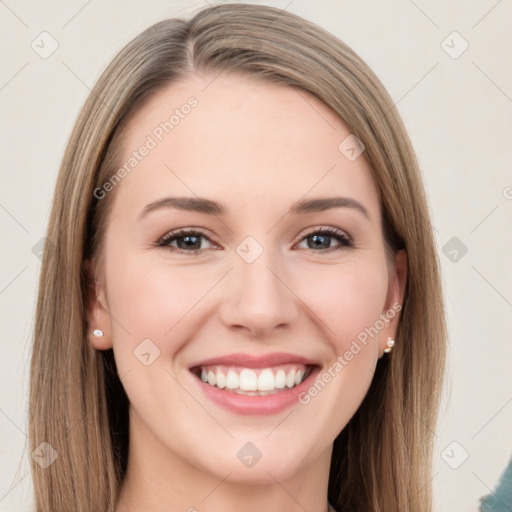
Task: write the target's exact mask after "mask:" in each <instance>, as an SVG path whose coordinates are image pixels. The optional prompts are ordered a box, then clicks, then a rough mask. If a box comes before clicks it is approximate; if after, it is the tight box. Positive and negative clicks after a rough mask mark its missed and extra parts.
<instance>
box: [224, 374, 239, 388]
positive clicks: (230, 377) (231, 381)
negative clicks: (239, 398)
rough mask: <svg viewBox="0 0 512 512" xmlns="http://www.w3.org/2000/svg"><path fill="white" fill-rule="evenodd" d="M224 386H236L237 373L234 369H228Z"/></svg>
mask: <svg viewBox="0 0 512 512" xmlns="http://www.w3.org/2000/svg"><path fill="white" fill-rule="evenodd" d="M226 387H227V388H228V389H236V388H238V373H236V372H235V371H234V370H229V372H228V374H227V376H226Z"/></svg>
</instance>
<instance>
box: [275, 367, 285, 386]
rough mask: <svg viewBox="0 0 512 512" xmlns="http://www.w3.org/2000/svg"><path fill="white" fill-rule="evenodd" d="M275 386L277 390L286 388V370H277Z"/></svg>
mask: <svg viewBox="0 0 512 512" xmlns="http://www.w3.org/2000/svg"><path fill="white" fill-rule="evenodd" d="M275 386H276V388H277V389H283V388H284V387H285V386H286V373H284V370H277V373H276V377H275Z"/></svg>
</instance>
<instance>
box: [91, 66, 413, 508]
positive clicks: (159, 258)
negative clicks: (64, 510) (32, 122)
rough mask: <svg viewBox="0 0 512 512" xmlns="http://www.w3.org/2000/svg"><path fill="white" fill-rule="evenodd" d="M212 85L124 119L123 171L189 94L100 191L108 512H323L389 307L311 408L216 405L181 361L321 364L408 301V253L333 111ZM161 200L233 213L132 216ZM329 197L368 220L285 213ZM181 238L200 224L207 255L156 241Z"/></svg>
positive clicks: (198, 81) (99, 315)
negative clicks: (400, 247) (111, 506)
mask: <svg viewBox="0 0 512 512" xmlns="http://www.w3.org/2000/svg"><path fill="white" fill-rule="evenodd" d="M213 78H214V77H213V76H206V75H198V74H193V75H189V76H188V77H187V78H186V79H182V80H181V81H180V82H179V83H175V84H173V85H171V86H168V87H166V88H165V89H163V90H161V91H160V92H159V93H157V94H156V95H154V96H153V97H152V98H151V99H150V101H149V102H148V103H146V104H145V105H144V106H143V107H142V108H141V109H140V110H139V111H138V112H137V113H136V115H135V117H134V118H132V120H131V122H130V124H129V129H128V130H127V132H126V135H125V138H124V143H123V148H122V158H121V160H122V162H124V161H126V160H127V159H128V158H129V157H130V155H131V153H132V151H134V150H137V148H139V147H140V146H141V145H142V144H143V143H144V140H145V139H146V137H147V136H148V134H151V133H152V130H154V128H155V126H157V125H159V123H161V122H162V121H163V120H166V119H169V116H170V113H172V111H173V110H174V109H175V108H179V107H180V106H181V105H183V104H184V103H185V102H186V100H187V98H189V97H190V96H194V97H195V98H196V99H197V101H198V105H197V107H195V108H194V109H192V111H191V113H190V114H189V115H188V116H186V117H185V118H184V119H180V123H179V125H177V126H176V127H175V128H174V129H173V131H172V132H170V133H169V134H167V135H166V136H165V137H164V138H163V140H162V141H161V142H160V143H159V144H158V145H157V147H156V148H154V149H152V150H151V151H150V153H149V154H148V156H146V157H145V158H144V159H143V160H142V161H141V162H140V163H139V164H138V165H137V166H136V168H135V169H134V170H133V171H132V172H131V173H130V174H128V175H127V176H126V177H125V178H124V179H123V180H122V182H121V183H119V184H118V185H116V187H115V190H113V191H111V192H109V193H110V194H114V195H113V197H111V198H110V199H112V200H113V205H112V210H111V214H110V216H109V219H108V225H107V229H106V232H105V238H104V241H103V242H104V243H103V245H102V248H101V256H102V258H101V264H98V265H94V264H93V262H91V263H90V265H91V266H90V269H91V272H94V273H95V275H96V281H95V283H94V285H93V286H91V300H90V305H89V308H88V320H89V325H90V329H89V330H90V331H91V332H92V330H93V329H94V328H100V329H102V330H103V331H104V333H105V334H104V336H103V337H102V338H91V340H90V343H91V345H92V346H93V347H94V348H95V349H97V350H105V349H108V348H111V347H113V349H114V354H115V359H116V363H117V368H118V372H119V375H120V377H121V380H122V383H123V386H124V388H125V390H126V392H127V395H128V397H129V400H130V453H129V463H128V472H127V477H126V479H125V481H124V482H123V485H122V488H121V494H120V498H119V500H118V503H117V508H116V511H117V512H128V511H138V510H152V511H155V512H159V511H164V510H165V511H166V512H168V511H169V510H173V511H174V510H176V511H178V510H179V511H187V510H190V511H192V510H196V509H197V510H199V511H208V512H217V511H221V510H222V511H223V512H230V511H235V510H236V511H240V510H243V511H244V512H256V511H258V512H259V511H261V510H279V511H283V510H287V511H299V510H300V511H302V510H304V509H305V510H308V511H310V512H325V511H326V510H327V484H328V477H329V465H330V460H331V453H332V444H333V441H334V439H335V438H336V436H337V435H338V434H339V432H340V431H341V430H342V429H343V428H344V426H345V425H346V424H347V423H348V421H349V420H350V418H351V417H352V416H353V414H354V413H355V412H356V410H357V409H358V407H359V405H360V403H361V401H362V400H363V398H364V396H365V394H366V393H367V391H368V388H369V386H370V383H371V380H372V376H373V371H374V370H375V367H376V365H377V364H378V357H379V355H381V354H382V352H383V349H384V348H385V343H386V340H387V337H388V336H391V337H392V338H394V336H395V332H396V326H397V323H398V314H396V316H395V318H394V319H393V320H392V321H390V322H387V323H385V326H384V328H383V329H382V330H381V331H380V332H379V334H378V335H377V336H375V337H373V338H371V337H370V338H369V339H368V343H367V345H366V346H362V345H361V346H362V349H361V350H360V351H359V352H358V353H357V355H355V356H354V357H353V359H352V360H351V361H350V362H348V364H347V365H346V366H344V368H343V370H342V371H340V372H338V373H336V377H335V378H333V379H332V380H331V382H329V383H328V385H327V386H326V387H325V389H323V390H322V391H321V392H320V393H318V395H317V396H316V397H314V398H312V399H311V401H310V403H308V404H307V405H303V404H300V403H296V404H294V405H293V406H292V407H291V408H288V409H286V410H284V411H283V412H281V413H278V414H273V415H259V416H256V415H249V416H243V415H239V414H236V413H234V412H230V411H227V410H225V409H222V408H220V407H219V406H218V405H216V404H214V403H213V402H211V401H210V400H209V399H208V398H207V397H206V396H205V395H204V394H203V393H202V392H201V390H200V389H199V386H198V385H197V382H196V379H197V378H196V377H195V376H193V375H192V374H191V373H190V372H189V371H188V369H187V367H188V366H189V365H190V364H191V363H193V362H197V361H200V360H202V359H205V358H210V357H216V356H221V355H224V354H228V353H232V352H246V353H250V354H255V355H261V354H267V353H270V352H287V353H292V354H298V355H302V356H305V357H309V358H313V359H315V360H317V361H318V362H319V364H320V365H321V366H322V368H323V370H324V371H327V369H328V368H330V367H332V365H333V363H334V362H335V361H336V359H337V356H338V355H343V354H344V353H345V352H346V351H347V350H348V349H349V348H350V346H351V344H352V342H353V341H354V339H356V337H357V335H358V334H360V333H361V332H362V331H364V329H365V328H367V327H370V326H373V325H374V324H375V322H376V321H377V320H378V319H379V315H380V314H384V313H386V312H387V311H388V310H390V309H392V306H393V304H397V303H401V302H402V300H403V294H404V288H405V282H406V274H405V268H406V260H405V254H404V253H403V251H400V252H399V253H397V255H396V258H393V259H392V260H389V259H387V257H386V252H385V244H384V239H383V234H382V229H381V212H380V208H379V200H378V193H377V189H376V186H375V184H374V182H373V179H372V177H371V173H370V168H369V166H368V164H367V162H366V160H365V158H364V153H363V154H362V155H361V156H360V157H359V158H357V159H356V160H355V161H349V160H348V159H347V158H346V157H345V156H344V155H343V154H342V153H341V152H340V151H339V149H338V146H339V144H340V142H341V141H343V140H344V139H345V138H346V137H347V136H348V135H349V134H350V130H349V129H348V128H347V127H346V126H345V125H344V123H343V122H342V121H341V120H340V119H339V118H338V117H337V116H336V115H335V114H334V112H332V111H331V110H330V109H329V108H328V107H327V106H326V105H324V104H323V103H321V102H320V101H318V100H317V99H315V98H313V97H312V96H310V95H308V94H306V93H304V92H302V91H297V90H294V89H293V88H290V87H286V86H281V85H273V84H269V83H266V82H257V81H255V80H254V79H253V78H250V77H244V76H238V75H233V74H231V75H228V74H222V75H220V76H218V77H217V78H216V79H213ZM212 80H213V81H212ZM208 84H209V85H208ZM207 85H208V87H206V86H207ZM121 165H122V163H121ZM167 196H184V197H196V196H200V197H205V198H208V199H212V200H215V201H219V202H221V203H223V204H224V205H225V206H226V208H227V212H226V213H225V214H224V215H207V214H205V213H198V212H191V211H185V210H178V209H173V208H161V209H158V210H155V211H153V212H151V213H149V214H148V215H146V216H144V217H143V218H142V219H138V215H139V214H140V212H141V211H142V209H143V208H144V207H145V206H146V205H148V204H149V203H152V202H154V201H156V200H159V199H161V198H163V197H167ZM333 196H344V197H350V198H353V199H355V200H357V201H358V202H359V203H360V204H362V205H363V206H364V208H365V209H366V210H367V213H368V217H366V216H365V215H364V214H363V213H361V212H360V211H359V210H357V209H356V208H352V207H338V208H332V209H328V210H325V211H321V212H315V213H307V214H299V215H293V214H287V212H288V210H289V209H290V207H291V205H292V204H293V203H295V202H296V201H298V200H300V199H312V198H321V197H333ZM321 227H332V228H336V229H338V230H341V231H342V232H343V233H345V234H346V235H348V236H349V237H350V238H351V239H353V240H354V241H355V243H356V245H355V246H354V247H346V246H344V245H343V244H342V242H340V241H339V240H338V239H336V238H335V237H331V238H330V240H329V238H327V240H325V239H323V243H325V245H320V248H315V246H314V245H313V243H312V242H311V235H312V234H314V233H318V230H319V228H321ZM180 228H195V229H199V228H201V229H202V230H203V231H204V233H205V234H206V237H207V238H199V239H194V241H195V243H196V245H195V246H194V247H193V248H197V247H199V248H200V250H201V252H200V253H199V254H197V255H191V253H190V249H187V248H186V247H185V248H183V247H184V246H185V245H186V244H184V243H183V239H181V244H180V245H178V243H179V242H180V240H175V241H174V242H172V243H171V247H174V249H179V248H182V251H184V252H182V253H180V252H172V251H171V248H170V247H159V246H158V245H157V242H158V240H159V239H161V238H162V237H163V236H164V235H166V234H167V233H169V232H170V231H173V230H177V229H180ZM314 228H318V229H316V230H315V229H314ZM248 236H251V237H253V238H254V239H255V240H256V241H257V242H258V244H259V245H260V246H261V248H262V249H263V252H262V254H261V255H260V256H259V257H258V258H257V259H256V260H255V261H253V262H252V263H248V262H247V261H245V260H244V259H243V258H242V257H240V256H239V254H238V253H237V252H236V249H237V247H238V246H239V245H240V244H241V242H242V241H243V240H244V239H245V238H246V237H248ZM308 240H309V242H310V245H308ZM321 243H322V242H321ZM329 248H330V249H329ZM333 248H334V249H338V250H333ZM187 250H188V251H189V252H188V253H186V252H185V251H187ZM251 250H253V249H251ZM148 338H149V339H150V340H151V341H152V343H154V345H155V346H156V347H158V350H159V351H160V354H159V357H158V358H156V359H155V360H154V361H153V362H152V364H150V365H148V366H146V365H144V364H142V363H141V362H140V360H139V359H137V358H136V357H135V356H134V350H136V348H137V346H138V345H139V344H140V343H141V341H142V340H145V339H148ZM385 357H392V355H389V356H385ZM305 425H307V428H304V426H305ZM248 442H251V443H253V444H255V445H256V446H257V447H258V449H259V450H260V451H261V452H262V455H263V456H262V458H261V459H260V460H259V461H258V462H257V463H256V464H255V465H254V466H252V467H251V468H248V467H246V466H244V465H243V464H242V463H241V462H240V460H239V459H238V458H237V456H236V453H237V452H238V450H240V448H241V447H242V446H244V445H245V444H246V443H248ZM192 507H194V508H192Z"/></svg>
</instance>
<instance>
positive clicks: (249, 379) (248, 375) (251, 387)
mask: <svg viewBox="0 0 512 512" xmlns="http://www.w3.org/2000/svg"><path fill="white" fill-rule="evenodd" d="M239 380H240V382H239V384H238V387H239V388H240V389H242V390H244V391H256V390H257V389H258V377H257V375H256V374H255V373H254V372H253V371H252V370H249V369H247V368H244V369H243V370H242V371H241V372H240V377H239Z"/></svg>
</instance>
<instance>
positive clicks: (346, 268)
mask: <svg viewBox="0 0 512 512" xmlns="http://www.w3.org/2000/svg"><path fill="white" fill-rule="evenodd" d="M386 272H387V270H386V265H385V263H384V262H383V261H380V260H373V261H361V260H359V261H355V260H353V261H347V262H346V263H344V264H341V265H336V266H335V265H330V266H324V267H321V266H318V268H317V269H315V272H312V271H311V269H310V271H309V272H305V271H304V272H301V273H300V276H299V277H297V280H296V289H297V290H299V292H298V294H297V295H298V296H299V297H300V299H301V300H302V301H303V302H304V303H305V304H306V305H307V306H308V308H309V310H310V311H311V312H312V319H314V318H317V320H316V323H317V324H318V325H322V326H323V328H324V335H325V337H326V338H327V339H329V340H331V344H332V345H333V346H334V348H335V349H336V353H337V354H340V353H342V352H344V351H345V350H347V348H348V346H350V344H351V342H352V340H354V339H355V338H356V337H357V336H358V335H359V334H360V333H361V332H363V331H364V330H365V329H367V328H369V327H371V326H373V325H374V324H375V322H376V321H377V320H378V319H379V315H380V314H381V313H382V309H383V307H384V304H385V300H386V294H387V274H386ZM308 275H309V276H311V277H303V276H308ZM318 319H320V320H321V322H318Z"/></svg>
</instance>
